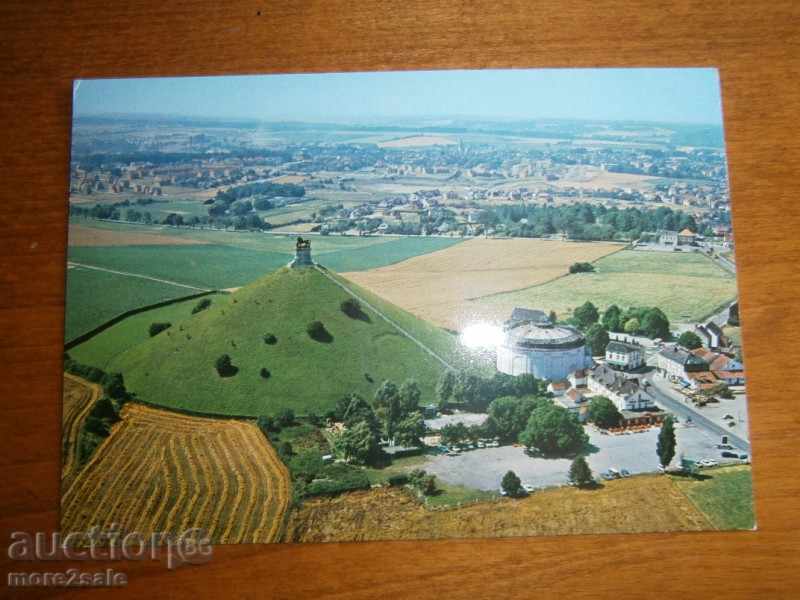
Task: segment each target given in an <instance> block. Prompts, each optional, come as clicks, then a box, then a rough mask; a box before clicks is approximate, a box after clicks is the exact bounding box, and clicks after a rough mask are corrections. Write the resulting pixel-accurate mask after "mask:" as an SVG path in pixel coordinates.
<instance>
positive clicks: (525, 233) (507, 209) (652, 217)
mask: <svg viewBox="0 0 800 600" xmlns="http://www.w3.org/2000/svg"><path fill="white" fill-rule="evenodd" d="M523 219H525V221H523ZM483 221H486V223H485V224H486V225H497V224H499V223H503V224H505V225H506V230H507V231H508V233H509V235H512V236H515V237H544V236H548V235H552V234H555V233H566V234H567V235H568V236H569V237H570V238H572V239H581V240H614V239H621V240H632V239H638V238H639V237H640V236H641V235H642V232H643V231H657V230H659V229H667V230H670V231H680V230H681V229H684V228H689V229H691V230H692V231H697V230H698V227H697V223H696V221H695V220H694V217H692V216H691V215H689V214H686V213H684V212H682V211H677V210H672V209H671V208H668V207H665V206H661V207H658V208H656V209H640V208H624V209H620V208H616V207H614V208H607V207H605V206H603V205H592V204H586V203H577V204H570V205H563V206H541V205H531V204H514V205H503V206H497V207H490V208H487V209H485V210H484V211H483V213H482V216H481V222H483Z"/></svg>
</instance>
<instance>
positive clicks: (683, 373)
mask: <svg viewBox="0 0 800 600" xmlns="http://www.w3.org/2000/svg"><path fill="white" fill-rule="evenodd" d="M656 367H657V368H658V370H659V372H660V373H661V374H662V375H664V376H665V377H669V378H672V379H675V380H677V381H679V382H681V383H683V384H684V385H686V386H688V387H691V388H693V389H696V390H707V389H712V388H714V387H716V386H719V385H720V384H725V385H744V382H745V374H744V365H742V363H741V362H739V361H738V360H736V359H735V358H733V357H731V356H729V355H727V354H724V353H722V352H714V351H712V350H709V349H707V348H703V347H701V348H697V349H696V350H687V349H686V348H682V347H681V346H678V345H677V344H674V345H673V344H670V345H667V346H665V347H664V348H663V349H662V350H661V351H660V352H659V353H658V355H657V356H656Z"/></svg>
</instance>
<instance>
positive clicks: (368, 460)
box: [337, 421, 380, 464]
mask: <svg viewBox="0 0 800 600" xmlns="http://www.w3.org/2000/svg"><path fill="white" fill-rule="evenodd" d="M379 438H380V435H379V434H378V433H377V432H376V431H374V430H373V429H372V428H371V427H370V425H369V424H368V423H367V422H366V421H358V422H357V423H355V424H354V425H353V426H352V427H348V428H347V429H345V430H344V432H343V433H342V435H341V436H340V437H339V439H338V440H337V447H338V449H339V450H340V451H341V452H342V454H343V455H344V458H345V459H346V460H348V461H352V462H356V463H360V464H372V463H374V462H375V461H376V460H377V458H378V456H379V455H380V446H379V443H380V439H379Z"/></svg>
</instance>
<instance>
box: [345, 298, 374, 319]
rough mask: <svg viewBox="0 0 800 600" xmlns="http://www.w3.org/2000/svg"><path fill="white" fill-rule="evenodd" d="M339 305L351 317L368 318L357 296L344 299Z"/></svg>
mask: <svg viewBox="0 0 800 600" xmlns="http://www.w3.org/2000/svg"><path fill="white" fill-rule="evenodd" d="M339 307H340V308H341V309H342V312H343V313H344V314H346V315H347V316H348V317H350V318H351V319H361V320H367V319H368V317H367V315H366V314H365V313H364V311H363V310H362V309H361V303H360V302H359V301H358V300H356V299H355V298H348V299H347V300H344V301H342V303H341V305H340V306H339Z"/></svg>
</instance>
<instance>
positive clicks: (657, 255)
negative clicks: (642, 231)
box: [476, 250, 736, 322]
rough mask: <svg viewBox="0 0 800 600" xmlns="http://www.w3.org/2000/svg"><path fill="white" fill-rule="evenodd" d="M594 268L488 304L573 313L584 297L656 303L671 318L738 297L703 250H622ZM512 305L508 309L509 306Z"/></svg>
mask: <svg viewBox="0 0 800 600" xmlns="http://www.w3.org/2000/svg"><path fill="white" fill-rule="evenodd" d="M594 266H595V272H593V273H577V274H574V275H568V276H565V277H561V278H559V279H555V280H553V281H550V282H548V283H544V284H541V285H537V286H534V287H530V288H526V289H523V290H518V291H515V292H509V293H505V294H497V295H494V296H486V297H484V298H479V299H477V300H476V302H478V303H480V304H482V305H484V306H487V307H491V306H502V307H504V308H506V307H510V308H513V307H514V306H528V307H536V308H541V309H544V310H555V311H556V312H557V313H558V314H559V316H561V317H565V316H569V315H570V314H571V313H572V311H573V310H574V309H575V308H576V307H577V306H580V305H581V304H583V303H584V302H586V301H587V300H589V301H591V302H593V303H594V304H595V305H596V306H597V307H598V308H601V309H602V308H605V307H607V306H609V305H611V304H617V305H618V306H620V307H621V308H623V309H624V308H627V307H629V306H657V307H659V308H661V310H663V311H664V312H665V313H666V315H667V317H668V318H669V319H670V321H673V322H680V321H697V320H700V319H702V318H703V317H705V316H707V315H709V314H710V313H712V312H714V311H715V310H716V309H718V308H721V307H722V306H723V305H724V304H725V303H726V302H729V301H730V300H732V299H733V298H734V297H735V296H736V279H735V277H734V276H733V275H732V274H730V273H729V272H727V271H725V270H723V269H722V268H720V267H718V266H717V265H716V264H715V263H714V262H712V261H711V260H710V259H708V258H706V257H705V256H702V255H700V254H696V253H691V254H681V253H666V252H637V251H633V250H624V251H621V252H616V253H614V254H611V255H610V256H607V257H604V258H601V259H600V260H598V261H597V262H595V263H594ZM510 308H509V309H510Z"/></svg>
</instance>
